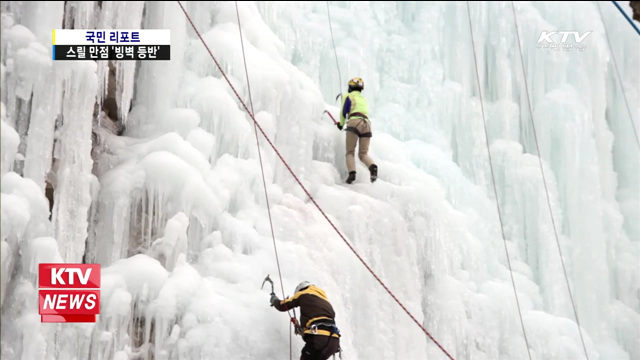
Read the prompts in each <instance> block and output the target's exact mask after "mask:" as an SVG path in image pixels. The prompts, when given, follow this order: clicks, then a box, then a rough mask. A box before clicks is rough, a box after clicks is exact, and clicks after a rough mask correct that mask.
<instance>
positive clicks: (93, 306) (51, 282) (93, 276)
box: [38, 264, 100, 323]
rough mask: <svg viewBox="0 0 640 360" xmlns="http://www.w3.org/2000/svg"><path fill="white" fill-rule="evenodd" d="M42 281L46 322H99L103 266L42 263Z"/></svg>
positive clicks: (40, 292)
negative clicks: (101, 270) (101, 271)
mask: <svg viewBox="0 0 640 360" xmlns="http://www.w3.org/2000/svg"><path fill="white" fill-rule="evenodd" d="M38 278H39V280H38V294H39V296H40V311H39V313H40V316H41V318H42V319H41V321H42V322H43V323H58V322H95V321H96V315H99V314H100V265H99V264H40V266H39V269H38Z"/></svg>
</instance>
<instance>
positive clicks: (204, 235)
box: [0, 2, 640, 360]
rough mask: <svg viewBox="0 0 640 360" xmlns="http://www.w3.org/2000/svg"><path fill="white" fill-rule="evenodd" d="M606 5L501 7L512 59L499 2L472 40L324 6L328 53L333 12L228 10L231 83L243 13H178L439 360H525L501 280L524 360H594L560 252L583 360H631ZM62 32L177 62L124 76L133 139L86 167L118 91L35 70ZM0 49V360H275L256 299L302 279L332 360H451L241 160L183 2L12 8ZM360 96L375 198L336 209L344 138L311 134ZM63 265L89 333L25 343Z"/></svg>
mask: <svg viewBox="0 0 640 360" xmlns="http://www.w3.org/2000/svg"><path fill="white" fill-rule="evenodd" d="M43 4H44V3H43ZM599 4H600V9H601V11H602V13H603V16H604V17H603V18H600V11H599V8H598V6H597V5H598V4H597V3H576V4H573V3H572V4H556V3H550V2H541V3H515V12H516V16H517V22H518V28H519V30H520V31H519V33H518V35H519V40H520V42H521V46H522V57H521V54H520V47H519V46H518V36H516V32H515V19H514V14H513V10H514V9H513V8H512V4H511V3H509V2H498V3H488V2H481V3H470V4H469V6H470V10H471V12H470V19H469V12H468V11H467V9H468V8H467V4H466V3H463V2H460V3H444V2H442V3H438V2H436V3H432V2H422V3H419V2H405V3H391V2H375V3H374V2H329V7H330V13H331V21H332V23H331V25H332V28H333V33H334V35H335V43H336V49H335V51H336V53H335V54H334V49H333V47H332V39H331V37H330V34H331V33H330V31H329V18H328V13H327V3H322V2H316V3H314V2H308V3H303V2H299V3H290V2H289V3H285V2H262V3H260V2H259V3H238V4H237V5H238V12H239V16H240V22H241V25H242V36H243V40H244V47H245V51H246V55H247V67H248V79H247V76H246V75H245V69H244V63H243V57H242V48H241V45H240V32H239V29H238V19H237V14H236V4H235V3H233V2H209V3H205V2H183V5H184V6H185V8H186V9H187V11H188V13H189V14H190V16H191V17H192V20H193V21H194V23H195V24H196V26H197V27H198V30H199V32H200V33H201V34H202V36H203V38H204V39H205V41H206V43H207V45H208V46H209V48H210V49H211V51H212V53H213V54H214V55H215V56H216V58H217V60H218V62H219V63H220V64H221V66H222V68H223V71H224V72H225V73H226V74H227V76H228V77H229V79H230V81H231V83H232V85H233V86H234V88H235V89H236V91H237V92H238V93H239V94H240V97H241V98H242V100H243V101H245V102H247V105H248V99H249V96H248V95H249V94H248V90H249V89H248V87H247V80H249V81H250V84H251V97H252V99H253V104H254V106H255V113H256V119H257V121H258V122H259V124H260V125H261V126H262V127H263V129H264V131H265V132H266V134H267V136H268V138H269V139H270V140H271V141H272V142H273V143H274V144H275V145H276V146H277V148H278V151H279V152H280V154H281V155H282V157H283V158H284V159H286V161H287V162H288V164H289V166H290V167H291V168H292V169H293V170H294V171H295V173H296V174H297V175H298V176H299V178H300V180H301V181H302V182H303V184H304V185H305V186H306V187H307V188H308V189H309V190H310V191H311V193H312V195H313V196H314V198H315V199H316V201H317V202H318V203H319V204H320V205H321V206H322V208H323V210H324V211H325V212H326V213H327V215H328V216H329V217H330V218H331V219H332V221H334V223H335V224H336V226H337V227H338V228H339V229H340V231H341V232H342V233H343V234H344V235H345V236H346V238H347V239H348V240H349V241H350V243H351V244H352V245H353V247H354V248H355V249H357V251H358V252H359V254H360V255H361V256H362V257H363V258H364V259H365V260H366V261H367V262H368V263H369V264H370V265H371V267H372V269H373V270H374V271H375V272H376V273H377V274H378V275H379V276H380V278H381V279H383V281H385V283H386V284H387V285H388V286H389V288H390V289H391V290H392V291H393V292H394V294H395V295H396V296H397V297H398V298H399V299H400V300H401V301H402V302H403V303H404V305H406V306H407V308H408V309H409V311H411V313H412V314H413V315H415V316H416V317H417V318H418V320H419V321H420V322H421V323H422V324H423V325H424V327H425V328H426V329H428V331H429V332H430V333H431V334H432V335H433V336H434V337H435V338H436V339H437V340H438V342H440V343H441V344H442V345H443V346H444V347H445V348H446V349H447V350H448V351H449V352H450V353H451V354H452V355H453V357H454V358H455V359H470V358H474V359H516V358H517V359H523V358H528V351H527V348H526V346H525V341H524V334H523V331H522V325H521V323H520V319H519V317H518V308H517V306H516V305H517V304H516V298H515V297H514V289H513V286H512V283H511V276H513V278H514V281H515V285H516V289H517V294H518V300H519V306H520V308H521V311H522V315H523V321H524V328H525V330H526V334H527V340H528V344H529V347H530V348H529V349H528V350H529V353H530V355H531V358H532V359H569V358H570V359H581V358H585V354H584V350H583V345H582V343H581V339H580V334H579V333H578V327H577V324H576V319H575V317H574V311H573V308H572V303H571V301H570V299H569V293H568V289H567V283H566V281H565V278H564V271H563V264H562V263H561V261H560V260H561V258H560V252H559V249H558V244H559V246H560V250H561V252H562V255H563V257H562V260H563V261H564V265H565V267H566V270H567V275H568V281H569V285H570V287H571V292H572V294H573V297H574V300H575V306H576V311H577V313H578V315H579V320H580V325H581V326H582V335H583V337H584V340H585V347H586V349H587V351H588V354H589V358H590V359H598V358H600V359H610V358H615V359H629V360H631V359H637V358H640V353H639V352H638V348H640V347H639V345H640V344H639V343H638V341H639V340H638V339H640V328H639V325H638V324H640V304H639V299H638V296H637V294H638V290H639V288H638V284H639V280H640V267H639V265H638V264H639V263H640V262H639V261H638V259H639V258H640V249H639V248H638V244H639V243H640V233H639V232H640V229H639V228H638V222H637V218H638V216H640V215H639V214H640V210H639V208H640V185H639V184H640V179H639V178H638V176H639V175H640V160H639V154H640V151H638V150H639V149H638V146H637V144H636V143H635V138H634V137H633V136H632V135H631V125H630V124H631V122H630V119H628V116H629V115H628V113H629V111H627V108H626V102H625V101H624V98H623V92H624V94H626V96H627V97H628V99H629V104H630V105H631V106H632V107H631V109H630V112H631V114H632V117H633V118H634V119H633V121H636V124H637V122H638V119H640V116H638V104H640V102H638V101H634V100H637V99H638V94H639V89H638V84H639V83H640V82H639V81H638V79H640V70H639V69H638V67H637V61H636V62H634V61H633V59H637V58H638V55H640V54H638V52H639V51H640V46H638V45H639V42H640V37H638V36H637V34H636V33H634V32H633V30H632V29H631V27H630V26H629V24H628V23H626V21H625V20H624V19H623V18H622V15H621V14H620V13H619V12H617V9H615V7H613V6H612V5H611V4H610V3H605V2H602V3H599ZM625 6H626V5H625V4H623V7H625ZM43 9H44V10H43ZM469 20H471V23H472V27H473V32H474V33H473V35H474V40H475V42H474V44H473V46H475V52H476V55H477V62H478V64H477V65H478V68H479V70H480V71H479V74H478V76H479V78H480V86H481V87H480V89H481V93H482V96H483V100H484V110H485V114H484V115H485V116H486V121H487V124H488V129H487V132H488V139H486V138H485V131H484V126H483V114H482V109H483V108H482V107H481V103H480V97H479V95H480V92H479V91H478V84H477V82H476V73H475V63H474V61H476V58H474V51H473V50H474V48H473V47H472V43H471V36H470V32H469V30H470V29H469ZM603 20H604V22H603ZM58 24H64V26H66V27H72V26H75V27H76V28H82V27H94V26H96V27H107V28H109V27H113V28H118V27H136V26H142V27H146V28H168V29H171V34H172V35H171V36H172V44H173V46H172V54H171V56H172V60H171V61H170V62H143V63H140V64H139V66H138V67H136V66H134V65H133V63H131V62H124V61H123V62H119V63H116V66H115V71H116V83H115V86H116V92H115V93H116V101H117V103H118V109H119V116H120V117H121V121H122V123H123V124H124V126H125V132H124V134H123V135H122V136H115V135H109V134H101V135H102V137H103V139H102V140H101V141H104V143H103V144H102V145H103V146H104V149H105V152H104V153H103V154H102V155H101V156H100V157H99V158H97V159H96V162H97V164H96V166H93V165H94V164H93V160H92V157H91V153H92V148H93V147H95V143H92V141H91V139H92V130H91V129H92V127H91V126H92V125H91V124H92V122H91V119H92V117H93V116H95V114H94V105H95V103H98V104H99V103H100V102H101V101H103V100H104V99H105V92H107V91H108V90H109V89H108V85H109V81H110V80H109V67H108V66H107V64H106V63H97V64H95V63H86V62H68V63H64V64H57V63H54V62H52V61H50V60H49V59H50V54H49V52H50V50H49V49H50V48H49V40H50V39H49V38H48V36H49V34H50V33H49V31H50V28H53V27H56V26H59V25H58ZM604 26H606V31H607V32H608V33H609V37H610V39H611V44H609V43H608V42H607V38H606V37H605V35H604V31H605V27H604ZM550 29H575V30H577V31H580V32H584V31H593V33H591V34H590V35H589V37H588V38H587V40H586V41H585V45H586V48H584V50H582V51H578V50H577V49H574V50H573V51H561V52H553V51H549V50H544V49H539V48H537V47H536V41H537V40H538V37H539V35H540V32H541V31H543V30H550ZM1 34H2V43H1V46H0V48H1V54H2V77H1V78H2V89H1V90H2V91H1V93H2V175H3V176H2V204H3V205H2V264H1V265H2V310H3V311H2V322H3V327H2V347H1V351H2V353H1V354H0V355H1V356H2V357H3V358H5V357H6V358H7V359H49V358H85V359H118V360H120V359H185V358H189V359H210V358H213V357H215V358H225V359H232V358H233V359H237V358H262V359H280V358H282V357H284V356H287V354H288V352H289V333H288V332H289V326H288V319H287V318H286V315H284V314H281V313H277V312H275V311H273V310H272V309H271V308H270V307H269V306H268V292H267V291H266V290H260V289H259V285H260V283H261V282H262V280H263V279H264V276H265V275H266V274H271V277H272V278H273V279H274V280H276V279H277V280H276V292H277V293H278V295H280V296H281V297H282V296H283V295H284V296H287V295H292V290H293V287H294V286H295V285H296V284H297V283H298V282H300V281H301V280H305V279H306V280H311V281H313V282H315V283H316V284H318V285H319V286H320V287H322V288H324V289H325V290H326V291H327V294H328V296H329V298H330V299H331V300H332V303H333V304H334V307H335V309H336V312H337V321H338V325H339V327H340V329H341V332H342V334H343V338H342V348H343V350H344V351H345V354H344V355H345V356H346V357H347V358H351V359H358V358H362V359H372V358H382V359H422V358H429V359H444V358H445V357H444V354H443V353H442V352H441V351H440V350H439V349H438V348H437V347H436V346H435V345H434V344H433V342H431V341H430V340H428V339H427V338H426V337H425V336H424V334H423V333H422V332H421V331H420V329H419V328H418V327H417V326H415V324H414V323H413V322H412V321H411V320H410V319H409V317H407V316H406V314H404V313H403V312H402V310H401V309H400V307H399V306H398V305H397V304H396V303H395V302H394V301H393V300H392V299H391V298H390V297H389V295H388V294H387V293H386V292H385V291H384V290H383V289H382V288H381V287H380V286H379V284H378V283H377V282H376V281H375V280H374V279H373V277H372V276H371V274H369V273H368V272H367V271H366V269H365V268H364V267H363V266H362V264H361V263H360V262H359V261H358V260H357V259H356V257H355V256H354V255H353V254H352V253H351V252H350V251H349V249H348V248H347V246H346V244H344V243H343V242H342V240H341V239H340V238H339V237H338V236H337V234H335V232H334V230H333V229H332V228H331V227H330V226H329V224H327V222H326V220H325V219H324V218H323V217H322V215H321V214H320V213H319V212H318V211H317V209H316V208H315V206H314V205H313V204H312V203H311V202H309V200H308V199H307V197H306V195H305V194H304V193H303V192H302V190H301V189H300V187H299V185H298V184H297V183H296V182H295V180H294V179H293V177H292V176H291V175H290V174H289V172H288V170H287V169H286V168H285V167H284V166H283V164H282V163H281V161H280V160H279V159H278V157H277V156H276V154H275V152H274V151H273V149H271V148H270V146H269V145H268V144H267V142H266V141H265V139H264V138H262V135H261V136H260V137H261V140H260V144H259V147H258V146H257V145H256V142H255V136H254V131H255V130H254V125H253V122H252V120H251V119H250V118H249V116H248V115H247V113H246V112H245V111H244V108H243V107H242V105H240V103H239V100H238V99H237V98H236V96H235V94H234V92H233V90H231V88H230V87H229V85H228V84H227V82H226V80H225V79H224V78H223V77H222V74H221V73H220V71H219V69H218V68H217V67H216V66H215V64H214V62H213V60H212V59H211V58H210V56H209V53H208V52H207V51H206V49H205V48H204V46H203V44H202V43H201V42H200V40H199V39H198V37H197V36H196V34H195V32H194V31H193V29H192V28H191V26H190V24H189V22H188V21H187V19H186V18H185V17H184V14H183V13H182V10H181V8H180V6H179V5H178V3H176V2H137V3H136V2H132V3H125V2H101V3H100V4H98V3H96V2H66V5H64V4H63V3H60V4H58V5H51V4H49V3H47V5H46V6H44V5H42V6H36V5H29V4H27V3H24V2H3V3H2V33H1ZM336 54H337V56H338V63H339V65H340V76H338V71H337V68H336V60H335V56H336ZM613 56H615V58H616V60H617V62H618V67H619V70H620V74H621V76H622V82H623V88H624V91H623V90H622V89H623V88H621V87H620V83H619V82H618V78H617V76H616V72H615V69H614V66H613ZM523 69H524V72H525V74H524V75H526V84H525V78H524V75H523ZM353 76H360V77H362V78H363V79H364V81H365V91H364V94H365V95H366V96H367V98H368V99H369V101H370V107H371V110H372V112H371V113H372V121H373V129H374V137H373V138H372V147H371V155H372V157H373V158H374V159H375V160H376V162H377V164H378V165H379V167H380V173H379V180H378V182H376V183H375V184H374V185H371V184H370V183H369V182H368V180H367V179H366V176H365V174H366V169H365V168H364V166H362V165H361V164H358V180H357V182H356V183H355V184H353V185H351V186H345V185H344V178H345V173H346V167H345V164H344V133H340V132H338V131H337V129H336V128H335V126H333V125H332V124H331V122H330V120H329V119H328V118H327V117H326V116H325V117H322V116H321V115H322V111H323V110H324V109H325V108H326V109H329V110H331V111H332V112H333V113H334V114H335V115H337V108H336V107H335V105H336V101H335V96H336V94H337V93H338V92H339V91H343V90H344V89H345V85H344V83H346V82H347V80H348V79H349V78H350V77H353ZM526 85H528V87H526ZM529 101H530V102H531V106H532V110H533V114H532V115H533V117H532V116H531V114H530V112H529V105H528V104H529ZM98 116H99V115H98ZM533 125H535V135H536V136H534V128H533ZM637 128H639V129H640V127H638V126H637ZM93 131H97V130H96V129H95V128H94V129H93ZM536 138H537V142H536ZM487 147H488V148H489V150H490V152H491V160H492V162H491V165H492V166H493V170H494V172H495V178H496V179H495V180H496V186H497V194H494V191H493V185H492V177H491V168H490V163H489V157H488V153H487V150H488V149H487ZM258 151H261V152H262V155H263V156H262V158H263V160H264V162H265V163H264V166H265V172H266V183H267V191H268V194H269V197H270V204H271V211H272V216H273V221H274V224H273V225H274V230H275V235H276V244H277V247H278V256H279V260H280V264H281V270H282V275H283V279H282V280H283V281H282V282H283V284H282V285H283V286H284V292H285V293H284V294H282V290H281V288H280V285H281V284H280V281H279V280H280V279H279V278H277V276H276V274H277V273H278V269H277V268H276V261H275V257H274V251H273V250H274V249H273V243H272V240H271V231H270V226H269V222H268V217H267V212H266V203H265V199H264V190H263V188H262V178H261V173H260V167H259V163H258ZM96 168H98V169H100V170H99V171H97V172H96V170H95V169H96ZM541 170H542V171H544V175H545V177H544V178H543V177H542V174H543V172H542V171H541ZM52 179H53V180H55V183H56V185H57V186H56V191H55V196H54V198H53V209H52V214H51V218H50V219H49V213H48V209H49V208H48V201H47V198H45V196H44V187H45V184H46V182H47V181H52ZM545 190H548V191H549V194H548V197H547V194H546V192H545ZM496 199H497V201H498V205H499V208H500V210H501V215H502V220H503V226H504V233H505V237H506V244H505V242H503V238H502V231H501V228H500V226H501V224H500V222H499V221H498V214H497V211H496ZM548 200H549V201H550V206H549V205H548V203H547V201H548ZM549 207H550V209H549ZM550 210H551V211H550ZM551 214H552V215H553V219H554V222H553V223H552V222H551V217H550V215H551ZM554 224H555V229H554V226H553V225H554ZM556 233H557V238H556ZM85 244H86V248H85ZM505 246H507V248H508V252H509V255H510V263H511V267H512V270H513V273H512V274H511V273H510V272H509V271H510V269H509V267H508V266H507V258H506V254H505ZM59 260H64V261H69V262H79V261H82V260H84V261H87V262H97V263H100V264H102V265H103V288H102V304H101V311H102V314H101V316H100V321H99V322H98V323H97V324H82V325H81V324H62V325H51V324H40V323H39V318H38V315H37V312H36V309H37V304H36V302H35V300H34V299H36V298H37V297H36V296H37V295H36V290H37V289H36V286H37V285H36V282H35V280H36V275H37V274H36V272H35V269H36V268H37V267H36V264H37V263H38V262H44V261H59ZM293 341H294V342H293V351H294V356H295V354H297V353H299V351H300V348H301V347H302V341H301V340H300V339H299V338H294V340H293ZM247 344H250V346H248V345H247ZM28 345H33V346H31V347H30V346H28Z"/></svg>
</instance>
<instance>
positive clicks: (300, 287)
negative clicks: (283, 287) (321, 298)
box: [294, 281, 313, 294]
mask: <svg viewBox="0 0 640 360" xmlns="http://www.w3.org/2000/svg"><path fill="white" fill-rule="evenodd" d="M312 285H313V284H312V283H310V282H309V281H303V282H301V283H300V284H298V286H296V291H295V292H294V294H295V293H297V292H298V291H302V290H304V289H306V288H308V287H309V286H312Z"/></svg>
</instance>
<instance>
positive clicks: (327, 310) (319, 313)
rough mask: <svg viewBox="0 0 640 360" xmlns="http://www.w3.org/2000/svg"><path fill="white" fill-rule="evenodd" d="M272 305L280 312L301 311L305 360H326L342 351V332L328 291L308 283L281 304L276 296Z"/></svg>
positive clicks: (302, 358) (300, 285) (303, 355)
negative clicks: (336, 320) (340, 349)
mask: <svg viewBox="0 0 640 360" xmlns="http://www.w3.org/2000/svg"><path fill="white" fill-rule="evenodd" d="M271 305H272V306H273V307H275V308H276V309H277V310H278V311H287V310H291V309H293V308H296V307H300V324H301V326H302V327H303V330H302V331H303V334H302V339H303V340H304V342H305V346H304V348H302V355H301V356H300V359H301V360H326V359H328V358H329V357H331V356H332V355H333V354H335V353H336V352H338V351H339V348H340V332H339V330H338V328H337V327H336V323H335V320H334V319H335V311H334V310H333V306H331V303H330V302H329V299H327V295H326V294H325V292H324V290H322V289H320V288H318V287H316V286H315V285H313V284H311V283H310V282H308V281H303V282H301V283H300V284H298V286H296V290H295V293H294V294H293V296H292V297H290V298H287V299H284V300H280V299H278V297H277V296H276V295H275V294H274V295H272V296H271Z"/></svg>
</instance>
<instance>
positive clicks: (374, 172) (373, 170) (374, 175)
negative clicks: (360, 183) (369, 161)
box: [369, 164, 378, 182]
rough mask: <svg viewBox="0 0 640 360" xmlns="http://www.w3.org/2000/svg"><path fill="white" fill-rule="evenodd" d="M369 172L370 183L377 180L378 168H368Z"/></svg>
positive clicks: (374, 166) (372, 166) (375, 166)
mask: <svg viewBox="0 0 640 360" xmlns="http://www.w3.org/2000/svg"><path fill="white" fill-rule="evenodd" d="M369 172H370V173H371V182H374V181H376V179H378V166H377V165H376V164H373V165H371V166H369Z"/></svg>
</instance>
